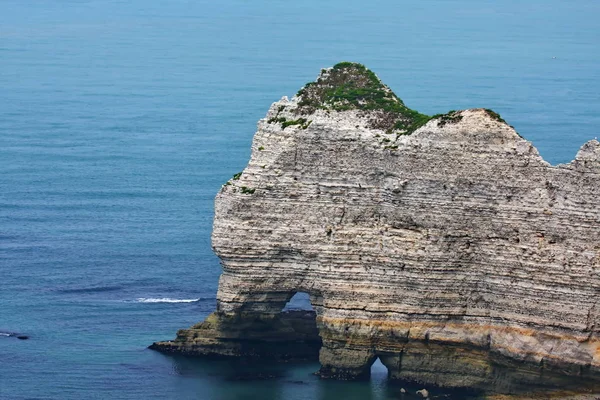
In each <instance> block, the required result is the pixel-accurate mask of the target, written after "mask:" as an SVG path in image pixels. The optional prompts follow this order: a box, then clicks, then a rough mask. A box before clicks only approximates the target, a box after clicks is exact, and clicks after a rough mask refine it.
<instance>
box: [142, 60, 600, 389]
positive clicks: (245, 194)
mask: <svg viewBox="0 0 600 400" xmlns="http://www.w3.org/2000/svg"><path fill="white" fill-rule="evenodd" d="M599 149H600V143H598V142H597V141H595V140H592V141H590V142H588V143H587V144H585V145H584V146H583V147H582V149H581V151H580V152H579V153H578V154H577V156H576V158H575V160H574V161H573V162H571V163H569V164H565V165H558V166H551V165H550V164H548V163H547V162H545V161H544V160H543V159H542V158H541V156H540V155H539V154H538V151H537V150H536V149H535V147H533V145H532V144H531V143H530V142H528V141H527V140H525V139H524V138H522V137H521V136H520V135H519V134H518V133H517V132H516V131H515V130H514V129H513V128H512V127H511V126H509V125H508V124H507V123H506V122H505V121H504V120H503V119H502V118H501V117H500V116H499V115H498V114H497V113H495V112H493V111H491V110H487V109H470V110H464V111H452V112H449V113H447V114H444V115H437V116H434V117H427V116H425V115H423V114H420V113H418V112H416V111H414V110H410V109H409V108H407V107H406V106H405V105H404V104H403V103H402V101H401V100H400V99H399V98H398V97H396V95H394V94H393V93H392V92H391V90H389V88H387V86H385V85H383V83H381V82H380V81H379V79H378V78H377V77H376V76H375V75H374V74H373V73H372V72H370V71H369V70H367V69H366V68H364V67H363V66H361V65H359V64H353V63H342V64H338V65H337V66H335V67H333V68H331V69H326V70H323V71H322V73H321V75H320V76H319V77H318V79H317V80H316V82H314V83H311V84H309V85H307V86H305V87H304V88H303V89H302V90H301V91H300V92H299V93H298V95H297V96H295V97H294V98H293V99H291V100H288V99H287V98H285V97H284V98H283V99H282V100H280V101H278V102H276V103H274V104H273V105H272V106H271V108H270V110H269V111H268V113H267V116H266V118H265V119H262V120H261V121H259V123H258V131H257V132H256V135H255V137H254V142H253V144H252V156H251V159H250V162H249V164H248V166H247V167H246V169H245V170H244V171H243V172H241V173H239V174H236V175H235V176H234V177H233V178H232V179H231V180H230V181H228V182H227V183H226V184H225V185H224V186H223V188H222V189H221V191H220V192H219V194H218V195H217V199H216V203H215V219H214V228H213V237H212V239H213V246H214V250H215V252H216V253H217V255H218V256H219V257H220V259H221V263H222V266H223V274H222V275H221V278H220V282H219V291H218V295H217V300H218V306H217V311H216V312H215V313H214V314H212V315H211V316H210V317H208V318H207V320H206V321H205V322H203V323H201V324H198V325H196V326H194V327H192V328H190V329H186V330H182V331H179V332H178V335H177V339H176V340H175V341H170V342H159V343H157V344H155V345H153V348H156V349H159V350H162V351H173V352H183V353H188V354H196V355H207V356H211V355H212V356H245V357H246V356H250V357H252V356H256V357H263V358H265V357H266V358H273V359H281V358H283V359H291V358H297V357H298V356H301V355H306V357H305V358H311V357H316V354H317V351H318V347H320V346H321V342H320V340H322V348H321V350H320V354H319V360H320V362H321V365H322V367H321V370H320V375H321V376H322V377H324V378H336V379H361V378H368V376H369V374H370V367H371V365H372V364H373V362H374V361H375V360H376V359H377V358H380V359H381V361H382V363H383V364H384V365H385V366H386V367H387V368H388V371H389V376H390V378H391V379H395V380H401V381H408V382H423V383H426V384H430V385H433V386H436V387H469V388H482V389H486V390H487V389H489V388H490V387H491V388H493V389H494V390H496V391H497V392H499V393H511V392H514V391H516V390H525V388H527V387H530V388H531V387H532V386H531V385H534V386H535V385H540V386H543V387H556V386H559V387H561V386H566V385H568V382H577V379H578V378H580V379H582V380H584V381H585V382H587V383H588V384H589V385H595V382H597V377H598V373H599V372H600V335H599V331H600V308H599V307H598V295H599V294H600V150H599ZM299 291H301V292H306V293H308V294H309V295H310V300H311V303H312V305H313V307H314V309H315V311H316V322H312V324H313V325H312V328H311V327H310V326H309V325H310V323H305V322H307V320H303V322H302V323H296V324H294V323H291V322H289V321H288V322H286V318H288V317H285V316H282V314H281V310H282V309H283V307H284V305H285V304H286V302H287V301H288V300H289V299H290V298H291V297H292V296H293V295H294V294H295V293H296V292H299ZM317 329H318V336H320V339H318V338H317ZM295 349H297V350H298V351H295ZM507 371H508V372H507Z"/></svg>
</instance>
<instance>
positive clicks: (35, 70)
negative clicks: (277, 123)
mask: <svg viewBox="0 0 600 400" xmlns="http://www.w3.org/2000/svg"><path fill="white" fill-rule="evenodd" d="M599 19H600V3H598V2H595V1H589V0H572V1H568V2H566V1H559V0H544V1H542V0H529V1H526V2H523V1H516V0H505V1H497V2H491V1H476V0H421V1H418V2H417V1H415V2H408V1H398V0H395V1H393V0H375V1H372V2H365V1H358V0H344V1H342V0H330V1H316V0H303V1H297V2H288V1H282V0H271V1H266V0H257V1H253V2H249V1H242V0H231V1H222V2H214V1H206V0H194V1H192V0H170V1H164V0H129V1H122V0H52V1H48V0H0V332H18V333H22V334H26V335H29V336H30V337H31V338H30V340H24V341H21V340H17V339H16V338H14V337H7V336H3V335H0V399H11V400H12V399H82V398H86V399H111V398H115V399H117V398H118V399H178V400H180V399H218V400H233V399H294V400H300V399H320V400H329V399H393V398H398V396H399V394H398V392H397V391H396V389H394V388H392V387H390V386H388V384H387V383H386V380H385V370H384V367H382V366H376V367H375V370H374V378H373V380H372V381H371V382H370V383H337V382H323V381H319V380H318V379H317V378H315V377H314V376H312V375H311V373H312V372H314V371H315V370H316V369H317V367H318V366H317V365H313V364H309V365H306V364H304V365H288V366H285V367H277V368H278V369H277V372H278V373H279V374H280V376H279V377H278V378H276V379H271V380H266V381H254V380H243V379H242V380H240V379H239V378H240V376H242V377H243V375H244V373H243V368H244V367H243V366H238V365H235V364H230V363H224V362H217V363H215V362H205V361H199V360H189V359H185V358H180V357H169V356H165V355H162V354H159V353H156V352H153V351H150V350H147V349H146V346H148V345H149V344H150V343H152V342H153V341H155V340H161V339H169V338H173V337H174V334H175V332H176V330H177V329H179V328H183V327H187V326H190V325H192V324H193V323H196V322H198V321H200V320H202V319H203V318H204V317H205V316H206V315H207V314H208V313H209V312H211V311H212V310H213V309H214V307H215V294H216V288H217V280H218V276H219V273H220V267H219V263H218V260H217V258H216V257H215V256H214V255H213V253H212V251H211V247H210V231H211V224H212V216H213V199H214V196H215V194H216V192H217V191H218V189H219V187H220V186H221V184H223V183H224V182H225V181H226V180H227V179H228V178H229V177H231V175H233V174H234V173H236V172H239V171H241V170H242V169H243V167H244V166H245V164H246V162H247V160H248V158H249V150H250V143H251V139H252V135H253V133H254V129H255V124H256V121H257V120H258V119H259V118H262V117H263V116H264V114H265V112H266V110H267V108H268V107H269V105H270V104H271V103H272V102H273V101H275V100H277V99H279V98H280V97H281V96H283V95H292V94H294V93H295V92H296V91H297V90H298V89H299V88H300V87H301V86H302V85H303V84H304V83H306V82H308V81H310V80H312V79H314V77H315V76H316V75H317V74H318V72H319V70H320V68H322V67H325V66H330V65H333V64H335V63H337V62H339V61H342V60H350V61H358V62H362V63H364V64H366V65H367V66H368V67H370V68H371V69H373V70H374V71H375V72H376V73H377V74H378V75H379V76H380V77H381V78H382V80H383V81H384V82H385V83H387V84H388V85H389V86H390V87H391V88H392V89H393V90H394V91H395V92H396V93H397V94H398V95H399V96H400V97H401V98H402V99H403V100H404V101H405V103H406V104H407V105H408V106H410V107H412V108H415V109H417V110H419V111H421V112H424V113H428V114H435V113H440V112H445V111H448V110H450V109H462V108H469V107H487V108H493V109H494V110H496V111H497V112H499V113H500V114H502V116H503V117H504V118H505V119H506V120H507V121H508V122H509V123H510V124H512V125H514V126H515V128H516V129H517V130H518V131H519V132H520V133H521V134H522V135H523V136H525V137H526V138H527V139H529V140H531V141H532V142H533V143H534V144H535V145H536V146H537V147H538V149H539V150H540V152H541V154H542V155H543V156H544V157H545V159H546V160H548V161H549V162H551V163H553V164H556V163H563V162H568V161H570V160H571V159H572V158H573V157H574V155H575V153H576V152H577V149H578V148H579V147H580V146H581V145H582V144H583V143H584V142H585V141H587V140H589V139H592V138H594V137H596V136H598V133H599V132H598V131H599V128H598V127H599V126H600V98H599V97H600V45H599V43H600V40H599V39H600V24H598V20H599ZM180 300H182V301H180ZM240 368H242V370H241V371H240Z"/></svg>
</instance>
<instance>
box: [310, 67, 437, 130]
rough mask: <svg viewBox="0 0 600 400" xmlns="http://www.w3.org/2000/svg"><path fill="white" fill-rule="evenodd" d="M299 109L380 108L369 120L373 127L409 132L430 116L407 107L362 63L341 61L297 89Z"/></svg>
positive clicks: (364, 109) (341, 109) (365, 109)
mask: <svg viewBox="0 0 600 400" xmlns="http://www.w3.org/2000/svg"><path fill="white" fill-rule="evenodd" d="M298 96H299V97H300V102H299V104H298V112H299V113H301V114H310V113H312V112H314V111H315V110H316V109H325V110H335V111H345V110H362V111H377V113H376V114H374V118H373V119H372V120H371V121H370V123H371V125H372V127H373V128H376V129H384V130H386V131H398V133H403V134H410V133H412V132H414V131H415V130H416V129H417V128H419V127H421V126H422V125H424V124H425V123H426V122H427V121H429V119H430V117H429V116H427V115H424V114H421V113H419V112H418V111H415V110H411V109H410V108H408V107H406V106H405V105H404V103H403V102H402V100H400V99H399V98H398V97H397V96H396V95H395V94H394V92H392V91H391V90H390V88H388V87H387V86H386V85H384V84H383V83H382V82H381V81H380V80H379V78H378V77H377V75H375V73H373V71H371V70H369V69H368V68H366V67H365V66H364V65H362V64H358V63H352V62H341V63H339V64H336V65H334V66H333V67H332V68H330V69H326V70H322V71H321V75H320V76H319V78H318V79H317V81H316V82H311V83H308V84H306V85H305V86H304V87H303V88H302V89H300V91H299V92H298Z"/></svg>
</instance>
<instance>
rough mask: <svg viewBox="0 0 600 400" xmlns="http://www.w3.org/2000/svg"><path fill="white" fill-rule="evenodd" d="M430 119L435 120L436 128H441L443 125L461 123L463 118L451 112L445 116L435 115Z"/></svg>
mask: <svg viewBox="0 0 600 400" xmlns="http://www.w3.org/2000/svg"><path fill="white" fill-rule="evenodd" d="M431 119H437V120H438V121H437V126H439V127H440V128H441V127H442V126H444V125H449V124H458V123H459V122H460V121H462V119H463V116H462V115H460V114H459V113H458V112H456V111H454V110H452V111H448V112H447V113H446V114H436V115H434V116H433V117H431Z"/></svg>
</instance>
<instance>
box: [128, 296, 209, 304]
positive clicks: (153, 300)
mask: <svg viewBox="0 0 600 400" xmlns="http://www.w3.org/2000/svg"><path fill="white" fill-rule="evenodd" d="M198 300H200V299H171V298H169V297H163V298H152V297H138V298H137V299H136V301H137V302H138V303H194V302H196V301H198Z"/></svg>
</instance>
